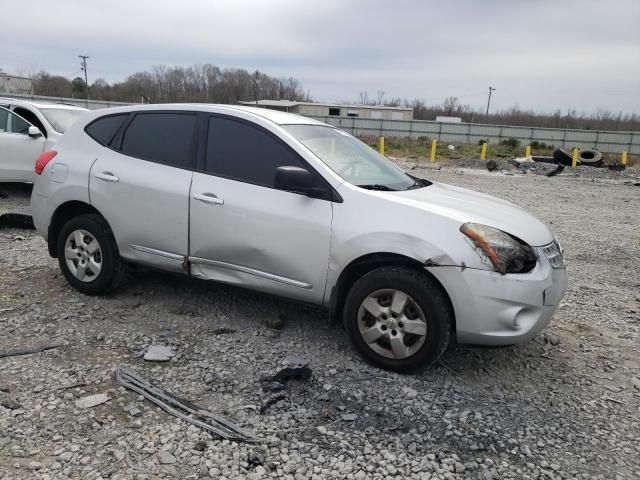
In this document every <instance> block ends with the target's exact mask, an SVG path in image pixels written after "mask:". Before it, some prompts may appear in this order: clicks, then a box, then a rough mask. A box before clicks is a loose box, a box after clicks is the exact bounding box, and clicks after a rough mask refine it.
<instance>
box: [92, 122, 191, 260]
mask: <svg viewBox="0 0 640 480" xmlns="http://www.w3.org/2000/svg"><path fill="white" fill-rule="evenodd" d="M108 118H110V117H103V119H104V121H105V122H106V121H107V120H106V119H108ZM101 120H102V119H101ZM98 121H100V120H98ZM196 123H197V115H195V114H188V113H179V112H176V113H157V112H152V113H151V112H150V113H138V114H136V115H135V117H134V118H133V119H132V120H131V123H130V124H129V125H128V126H127V127H126V129H125V131H124V133H123V134H121V135H119V137H120V138H117V139H115V140H114V142H112V145H111V147H112V148H106V147H105V148H101V149H100V152H99V154H98V155H97V159H96V160H95V162H94V164H93V166H92V167H91V173H90V177H89V185H90V188H89V193H90V199H91V204H92V205H94V206H95V207H96V208H97V209H98V210H99V211H100V213H102V215H103V216H104V217H105V219H106V220H107V222H108V223H109V225H110V227H111V229H112V231H113V233H114V236H115V238H116V241H117V243H118V248H119V250H120V255H122V256H123V257H124V258H127V259H130V260H134V261H136V262H140V263H144V264H147V265H151V266H155V267H159V268H162V269H165V270H172V271H175V272H184V264H185V259H186V256H187V249H188V240H187V235H188V220H189V187H190V184H191V176H192V169H193V167H194V164H195V161H194V159H195V153H194V152H195V147H194V135H195V130H196V129H195V127H196ZM107 126H108V125H107ZM89 128H91V126H90V127H89ZM98 130H99V129H96V131H98ZM89 131H91V130H89ZM96 138H97V137H96Z"/></svg>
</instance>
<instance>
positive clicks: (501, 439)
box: [0, 167, 640, 480]
mask: <svg viewBox="0 0 640 480" xmlns="http://www.w3.org/2000/svg"><path fill="white" fill-rule="evenodd" d="M413 173H416V174H419V175H421V176H424V177H426V178H430V179H432V180H436V181H443V182H447V183H452V184H455V185H460V186H462V187H468V188H473V189H476V190H479V191H483V192H486V193H489V194H493V195H496V196H499V197H503V198H506V199H508V200H511V201H513V202H515V203H517V204H520V205H523V206H525V207H527V208H528V209H530V210H531V211H533V212H534V213H536V214H537V215H539V216H540V217H541V218H543V219H545V220H547V221H548V222H550V223H552V225H553V227H554V229H555V230H556V232H557V233H558V235H559V237H560V239H561V241H562V243H563V245H564V248H565V250H566V255H567V259H568V262H569V263H568V271H569V276H570V286H569V291H568V292H567V295H566V297H565V299H564V300H563V302H562V304H561V306H560V309H559V311H558V312H557V314H556V316H555V319H554V321H553V322H552V324H551V325H550V326H549V328H548V329H547V330H546V332H544V333H542V334H541V335H539V336H538V337H537V338H535V339H534V340H532V341H531V342H529V343H526V344H524V345H519V346H514V347H508V348H502V349H479V348H475V349H474V348H470V347H461V346H458V347H454V348H452V349H450V351H448V352H447V353H446V354H445V356H444V357H443V359H442V361H441V362H439V363H438V364H437V365H436V366H435V367H433V368H431V369H429V370H425V371H421V372H419V373H416V374H413V375H398V374H394V373H389V372H385V371H382V370H378V369H375V368H372V367H370V366H367V365H366V364H364V363H363V361H362V360H360V358H358V357H357V356H356V355H355V354H354V352H353V349H352V348H351V347H350V345H349V343H348V341H347V339H346V335H345V333H344V331H343V330H342V328H341V327H339V326H329V325H327V315H326V313H325V312H323V311H321V310H319V309H316V308H313V307H309V306H303V305H298V304H294V303H290V302H287V301H285V300H281V299H277V298H273V297H267V296H263V295H259V294H255V293H251V292H247V291H243V290H240V289H236V288H232V287H227V286H221V285H217V284H214V283H206V282H200V281H196V280H189V279H185V278H179V277H175V276H171V275H165V274H161V273H155V272H144V271H140V272H136V273H134V274H133V275H132V278H131V279H130V280H129V281H128V282H127V283H126V284H125V285H124V286H123V287H122V288H120V289H119V290H118V291H117V292H114V293H113V294H111V295H109V296H106V297H86V296H83V295H81V294H79V293H77V292H75V291H74V290H72V289H71V288H70V287H69V286H68V285H67V283H66V282H65V281H64V279H63V277H62V275H61V274H60V271H59V269H58V266H57V262H56V260H54V259H51V258H50V257H49V256H48V254H47V250H46V247H45V243H44V241H43V240H42V239H41V238H39V237H37V236H36V235H35V234H34V232H31V231H21V230H6V229H5V230H0V326H1V328H2V336H1V337H0V351H3V350H6V349H11V348H16V347H19V346H30V345H35V344H40V343H42V342H47V341H52V340H53V341H59V342H62V346H61V347H59V348H55V349H51V350H48V351H46V352H41V353H34V354H31V355H24V356H13V357H7V358H0V478H2V479H3V480H5V479H14V478H42V479H47V478H50V479H53V478H61V479H62V478H65V479H66V478H83V479H85V478H86V479H99V478H111V479H130V478H134V479H152V478H183V479H186V478H194V479H195V478H209V477H210V478H220V479H223V478H227V479H242V478H247V479H258V478H275V477H281V478H288V479H296V480H297V479H307V478H312V479H320V478H346V479H365V478H415V479H430V478H433V479H436V478H437V479H445V478H454V479H458V478H460V479H461V478H471V479H483V480H484V479H498V478H502V479H543V478H544V479H561V478H583V479H601V478H612V479H623V478H624V479H626V478H638V477H640V442H639V441H638V438H639V437H640V378H639V377H640V370H639V367H640V355H639V352H640V293H639V292H640V289H639V287H640V276H639V275H638V271H639V270H640V255H639V254H638V253H639V250H640V228H639V223H640V222H639V218H638V203H639V202H640V189H639V188H638V187H637V186H634V185H632V184H631V185H630V184H625V183H624V181H625V179H624V178H620V177H618V178H615V177H612V178H604V179H595V178H594V179H588V178H587V179H585V178H584V177H582V176H579V177H575V176H574V175H573V174H571V175H565V174H563V175H560V176H557V177H553V178H546V177H544V176H540V175H532V174H528V175H521V174H518V175H513V176H511V175H504V174H501V173H493V174H489V173H488V172H486V171H482V170H472V169H453V168H451V167H447V168H443V169H441V170H439V171H438V170H425V169H421V168H416V169H415V170H414V172H413ZM626 180H628V179H626ZM5 189H6V188H5ZM0 190H2V188H0ZM9 193H10V198H9V199H0V210H2V209H6V208H8V206H9V205H10V204H11V205H15V204H20V203H25V202H27V201H28V200H27V196H26V195H27V192H26V191H25V190H24V189H20V188H17V187H11V188H9ZM274 327H275V328H274ZM278 327H281V328H280V329H278ZM150 345H167V346H171V347H173V348H174V349H175V351H176V352H177V354H176V356H175V357H173V358H172V359H171V360H170V361H168V362H164V363H152V362H147V361H145V360H144V359H143V358H142V354H143V353H144V352H145V350H146V349H147V347H149V346H150ZM290 356H302V357H304V358H306V359H308V361H309V365H310V367H311V369H312V370H313V374H312V377H311V378H310V379H308V380H291V381H289V382H288V383H287V384H286V386H285V388H284V390H283V391H282V392H281V393H282V394H281V396H282V397H283V399H282V400H280V401H278V402H276V403H274V404H273V405H271V406H270V407H269V408H267V409H266V411H265V412H264V413H260V408H261V406H263V405H264V403H265V402H266V401H267V399H269V398H270V396H271V395H274V394H273V393H270V392H268V393H265V392H263V390H262V388H261V381H260V379H261V377H262V376H263V375H265V374H272V373H275V372H276V371H278V369H279V368H280V366H281V365H282V362H283V361H284V360H285V359H287V358H288V357H290ZM118 365H124V366H127V367H129V368H131V369H133V370H135V371H136V372H137V373H139V374H140V375H142V376H143V377H145V378H147V379H148V380H150V381H152V382H153V383H154V384H155V385H157V386H161V387H164V388H165V389H167V390H169V391H171V392H173V393H174V394H176V395H178V396H180V397H182V398H186V399H189V400H192V401H194V402H195V403H196V404H198V405H200V406H202V407H204V408H207V409H209V410H211V411H214V412H217V413H219V414H222V415H225V416H226V417H227V418H229V419H230V420H233V421H234V422H237V423H238V424H240V425H242V426H245V427H247V428H249V429H251V430H253V431H254V432H255V433H256V434H257V436H258V437H259V440H260V441H259V443H257V444H253V445H251V444H239V443H235V442H229V441H221V440H218V439H216V438H214V437H212V436H211V435H209V434H207V433H205V432H204V431H201V430H200V429H198V428H197V427H194V426H190V425H189V424H187V423H185V422H183V421H181V420H178V419H176V418H174V417H172V416H170V415H168V414H167V413H165V412H163V411H161V410H159V409H158V408H157V407H155V406H153V405H152V404H151V403H150V402H148V401H146V400H144V399H143V398H142V397H139V396H138V395H137V394H135V393H132V392H130V391H127V390H124V389H123V388H122V387H119V386H118V385H117V384H116V383H115V381H114V378H113V375H114V369H115V367H116V366H118ZM101 393H105V394H107V395H108V396H109V398H110V400H109V401H107V402H106V403H103V404H101V405H98V406H95V407H89V408H81V407H79V406H77V405H76V401H78V400H79V399H82V398H84V397H86V396H89V395H93V394H101ZM131 404H133V405H135V406H136V407H138V408H139V409H140V410H141V412H142V415H141V416H132V415H131V414H130V413H128V412H127V411H126V410H125V407H128V406H129V405H131Z"/></svg>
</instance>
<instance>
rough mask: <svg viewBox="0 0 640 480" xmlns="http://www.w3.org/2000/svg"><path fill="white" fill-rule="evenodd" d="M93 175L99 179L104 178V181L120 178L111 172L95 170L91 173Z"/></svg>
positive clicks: (114, 180) (113, 180) (115, 180)
mask: <svg viewBox="0 0 640 480" xmlns="http://www.w3.org/2000/svg"><path fill="white" fill-rule="evenodd" d="M93 176H94V177H96V178H99V179H100V180H104V181H105V182H119V181H120V179H119V178H118V177H116V176H115V175H114V174H113V173H111V172H96V173H94V174H93Z"/></svg>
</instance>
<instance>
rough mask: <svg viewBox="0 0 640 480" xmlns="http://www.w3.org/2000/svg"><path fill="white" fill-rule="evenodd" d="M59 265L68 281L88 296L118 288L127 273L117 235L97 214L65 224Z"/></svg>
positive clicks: (85, 215)
mask: <svg viewBox="0 0 640 480" xmlns="http://www.w3.org/2000/svg"><path fill="white" fill-rule="evenodd" d="M57 246H58V252H57V254H58V263H59V264H60V269H61V270H62V273H63V274H64V276H65V278H66V279H67V281H68V282H69V283H70V284H71V285H72V286H73V287H74V288H75V289H76V290H79V291H80V292H82V293H85V294H87V295H98V294H101V293H105V292H108V291H109V290H112V289H114V288H116V287H117V286H118V284H119V283H120V281H121V280H122V278H123V277H124V273H125V264H124V262H123V261H122V259H121V258H120V254H119V253H118V247H117V245H116V242H115V239H114V238H113V234H112V233H111V230H110V229H109V226H108V225H107V223H106V222H105V220H104V219H103V218H102V217H101V216H100V215H97V214H93V213H92V214H84V215H79V216H77V217H74V218H72V219H70V220H68V221H67V223H65V224H64V225H63V226H62V228H61V229H60V232H59V234H58V243H57Z"/></svg>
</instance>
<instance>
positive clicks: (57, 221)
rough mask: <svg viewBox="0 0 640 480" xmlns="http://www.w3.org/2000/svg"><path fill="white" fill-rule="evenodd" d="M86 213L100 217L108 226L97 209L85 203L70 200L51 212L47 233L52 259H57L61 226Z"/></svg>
mask: <svg viewBox="0 0 640 480" xmlns="http://www.w3.org/2000/svg"><path fill="white" fill-rule="evenodd" d="M86 213H95V214H97V215H100V216H101V217H102V218H103V219H104V221H105V222H106V223H107V225H108V224H109V222H107V220H106V219H105V218H104V215H102V213H100V212H99V211H98V209H96V208H95V207H94V206H93V205H90V204H88V203H86V202H82V201H79V200H71V201H68V202H65V203H63V204H61V205H59V206H58V208H56V210H55V212H53V215H52V216H51V222H50V223H49V230H48V232H47V240H48V241H47V244H48V248H49V255H51V256H52V257H53V258H57V256H58V253H57V252H58V234H59V233H60V229H61V228H62V226H63V225H64V224H65V223H66V222H68V221H69V220H71V219H72V218H74V217H77V216H79V215H84V214H86ZM109 229H111V226H109Z"/></svg>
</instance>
